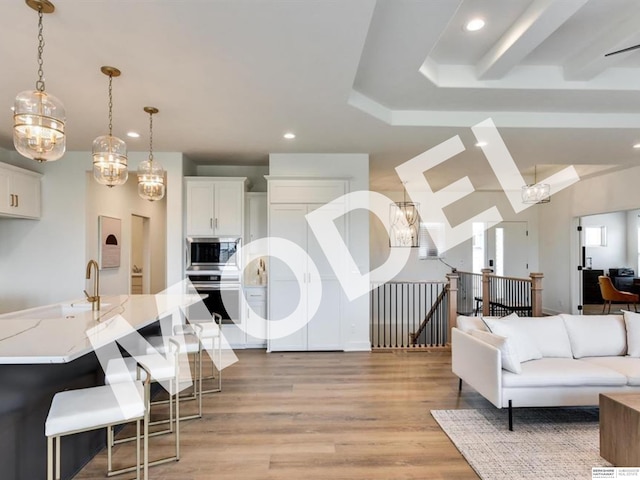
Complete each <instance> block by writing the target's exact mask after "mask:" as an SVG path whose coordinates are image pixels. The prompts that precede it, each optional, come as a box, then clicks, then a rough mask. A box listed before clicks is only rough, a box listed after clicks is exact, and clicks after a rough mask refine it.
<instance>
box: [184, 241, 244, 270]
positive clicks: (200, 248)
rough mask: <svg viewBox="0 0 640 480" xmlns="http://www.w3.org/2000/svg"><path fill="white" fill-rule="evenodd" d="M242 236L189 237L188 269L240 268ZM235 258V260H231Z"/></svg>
mask: <svg viewBox="0 0 640 480" xmlns="http://www.w3.org/2000/svg"><path fill="white" fill-rule="evenodd" d="M240 240H241V239H240V238H218V237H187V258H186V267H187V270H207V269H209V270H218V269H221V268H223V267H227V268H229V267H230V268H239V264H238V256H237V255H236V256H235V257H234V254H235V253H237V251H238V248H239V247H240ZM232 258H233V261H231V262H230V260H231V259H232Z"/></svg>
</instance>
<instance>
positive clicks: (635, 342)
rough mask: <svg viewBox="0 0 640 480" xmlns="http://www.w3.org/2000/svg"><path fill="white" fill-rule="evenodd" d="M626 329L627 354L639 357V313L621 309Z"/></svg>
mask: <svg viewBox="0 0 640 480" xmlns="http://www.w3.org/2000/svg"><path fill="white" fill-rule="evenodd" d="M622 314H623V315H624V324H625V327H626V330H627V355H629V356H630V357H640V313H635V312H627V311H626V310H623V311H622Z"/></svg>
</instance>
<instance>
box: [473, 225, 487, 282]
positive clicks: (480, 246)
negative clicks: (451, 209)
mask: <svg viewBox="0 0 640 480" xmlns="http://www.w3.org/2000/svg"><path fill="white" fill-rule="evenodd" d="M484 228H485V225H484V223H483V222H473V240H472V243H471V248H472V249H473V253H472V259H473V260H472V261H473V273H481V272H482V269H483V268H484V264H485V254H484Z"/></svg>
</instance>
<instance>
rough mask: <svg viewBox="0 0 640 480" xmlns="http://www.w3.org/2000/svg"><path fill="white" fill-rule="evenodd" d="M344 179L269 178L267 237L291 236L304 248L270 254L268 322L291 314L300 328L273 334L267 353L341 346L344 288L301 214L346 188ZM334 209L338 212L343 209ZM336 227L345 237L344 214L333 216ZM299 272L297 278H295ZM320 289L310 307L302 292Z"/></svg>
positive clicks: (346, 183)
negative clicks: (315, 306) (279, 256)
mask: <svg viewBox="0 0 640 480" xmlns="http://www.w3.org/2000/svg"><path fill="white" fill-rule="evenodd" d="M347 188H348V182H347V181H346V180H341V179H337V180H314V179H269V193H268V202H269V224H268V231H269V238H270V239H274V238H283V239H286V240H289V241H291V242H293V243H295V244H296V245H298V246H299V247H301V249H302V253H300V254H299V252H298V253H296V252H293V251H290V255H289V256H288V258H287V259H286V260H285V261H282V260H280V259H277V258H275V257H274V256H273V255H271V256H270V257H269V269H268V270H269V289H268V291H269V301H268V307H269V320H270V324H272V323H273V322H277V321H279V320H282V319H284V318H286V317H287V316H289V315H292V314H294V312H297V313H295V321H296V322H297V323H298V324H299V325H300V326H301V328H300V329H298V330H297V331H295V332H293V333H291V334H290V335H287V336H286V337H284V338H271V337H272V336H273V335H272V332H271V331H270V334H269V342H268V350H269V351H314V350H343V349H344V345H343V340H342V338H341V330H342V315H343V310H344V308H343V305H344V299H343V292H342V288H341V286H340V283H339V281H338V278H337V277H336V275H335V273H334V271H333V269H332V268H331V266H330V265H329V262H328V261H327V257H326V255H327V254H330V255H339V254H340V253H339V252H327V253H325V252H324V251H323V249H322V246H321V245H320V244H319V243H318V241H317V239H316V237H315V235H314V234H313V231H312V230H311V228H310V227H309V225H308V223H307V220H306V218H305V216H306V215H307V214H308V213H310V212H312V211H313V210H315V209H316V208H320V207H325V208H329V207H328V206H326V204H327V203H328V202H330V201H332V200H334V199H336V198H338V197H341V196H342V195H344V194H345V193H346V192H347ZM332 208H335V209H336V211H337V212H339V211H341V210H342V209H341V207H340V206H337V207H332ZM334 223H335V225H336V227H337V228H338V230H339V231H340V233H341V234H342V236H343V238H344V237H345V235H346V233H345V232H346V231H347V228H346V227H347V225H346V219H345V217H339V218H337V219H336V220H335V222H334ZM313 265H315V267H316V268H317V270H318V273H319V281H320V285H316V284H315V283H314V282H316V281H318V280H317V277H315V278H314V276H313V275H311V273H312V272H313ZM296 273H297V276H296ZM318 286H320V287H321V288H322V296H321V299H320V306H319V308H318V309H317V311H315V312H314V311H312V305H308V304H306V303H305V301H304V297H305V296H304V295H302V293H305V292H308V291H309V290H310V289H312V288H317V287H318Z"/></svg>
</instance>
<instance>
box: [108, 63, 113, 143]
mask: <svg viewBox="0 0 640 480" xmlns="http://www.w3.org/2000/svg"><path fill="white" fill-rule="evenodd" d="M112 111H113V75H109V136H110V137H112V136H113V135H112V133H113V113H112Z"/></svg>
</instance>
